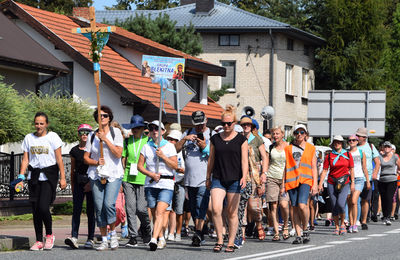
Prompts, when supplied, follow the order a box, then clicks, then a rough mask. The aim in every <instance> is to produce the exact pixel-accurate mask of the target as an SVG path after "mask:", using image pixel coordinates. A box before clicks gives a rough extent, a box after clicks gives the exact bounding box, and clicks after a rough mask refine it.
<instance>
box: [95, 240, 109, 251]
mask: <svg viewBox="0 0 400 260" xmlns="http://www.w3.org/2000/svg"><path fill="white" fill-rule="evenodd" d="M96 250H97V251H104V250H108V242H107V241H102V242H101V244H100V246H98V247H97V248H96Z"/></svg>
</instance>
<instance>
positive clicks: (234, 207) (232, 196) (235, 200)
mask: <svg viewBox="0 0 400 260" xmlns="http://www.w3.org/2000/svg"><path fill="white" fill-rule="evenodd" d="M226 197H227V214H228V216H227V217H228V228H229V236H228V245H227V246H228V247H230V246H232V247H233V245H234V241H235V236H236V232H237V228H238V222H239V219H238V217H237V212H238V207H239V200H240V193H234V192H227V195H226Z"/></svg>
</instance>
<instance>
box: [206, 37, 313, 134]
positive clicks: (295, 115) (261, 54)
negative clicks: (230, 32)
mask: <svg viewBox="0 0 400 260" xmlns="http://www.w3.org/2000/svg"><path fill="white" fill-rule="evenodd" d="M202 38H203V53H202V54H201V55H200V57H201V58H203V59H204V60H207V61H209V62H211V63H215V64H221V61H222V60H231V61H236V78H235V80H236V89H235V91H234V92H232V93H229V94H225V95H224V96H223V97H221V99H220V100H219V101H218V103H219V104H220V105H221V106H223V107H225V105H226V104H232V105H234V106H236V108H237V114H238V116H239V117H240V116H241V115H242V110H243V108H244V107H245V106H251V107H252V108H253V109H254V110H255V119H256V120H257V121H258V122H259V123H260V126H261V124H262V121H263V119H262V117H261V115H260V113H261V110H262V108H263V107H264V106H267V105H269V84H270V83H269V74H270V50H271V39H270V37H269V35H268V34H267V33H242V34H241V35H240V46H218V38H219V34H218V33H203V34H202ZM274 46H275V54H274V77H273V78H274V83H273V84H274V91H273V107H274V109H275V116H274V118H273V125H274V126H275V125H280V126H282V127H284V126H285V125H288V126H294V125H295V124H296V123H299V122H302V123H306V121H307V98H302V97H301V94H302V69H303V68H305V69H308V70H309V75H310V77H309V79H310V80H311V81H312V85H313V82H314V71H313V62H314V60H313V57H314V54H313V52H312V51H311V49H310V54H309V56H305V55H304V53H303V50H304V43H303V42H302V41H300V40H296V39H295V40H294V50H293V51H289V50H286V48H287V36H285V35H284V34H274ZM286 64H291V65H293V66H294V67H293V88H294V94H293V96H287V95H285V70H286ZM208 86H209V87H210V89H211V90H216V89H220V88H221V77H209V79H208Z"/></svg>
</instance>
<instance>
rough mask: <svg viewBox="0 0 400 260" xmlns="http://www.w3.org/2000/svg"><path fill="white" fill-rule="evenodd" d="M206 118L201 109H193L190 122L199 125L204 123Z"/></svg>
mask: <svg viewBox="0 0 400 260" xmlns="http://www.w3.org/2000/svg"><path fill="white" fill-rule="evenodd" d="M206 120H207V117H206V114H204V112H203V111H200V110H199V111H195V112H193V114H192V124H193V125H201V124H204V123H205V122H206Z"/></svg>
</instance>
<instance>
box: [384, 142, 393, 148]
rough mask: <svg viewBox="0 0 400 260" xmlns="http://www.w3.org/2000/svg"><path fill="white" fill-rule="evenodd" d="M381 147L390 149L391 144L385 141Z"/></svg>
mask: <svg viewBox="0 0 400 260" xmlns="http://www.w3.org/2000/svg"><path fill="white" fill-rule="evenodd" d="M383 146H389V147H392V144H391V143H390V142H389V141H385V142H384V143H383Z"/></svg>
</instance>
